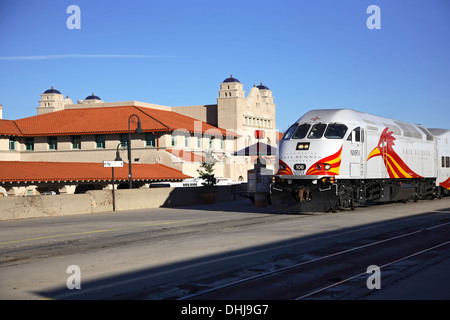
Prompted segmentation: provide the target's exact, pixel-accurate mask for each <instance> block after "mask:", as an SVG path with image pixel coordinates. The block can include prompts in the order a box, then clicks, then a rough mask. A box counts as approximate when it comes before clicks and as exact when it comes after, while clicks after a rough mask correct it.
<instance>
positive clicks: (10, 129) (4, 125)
mask: <svg viewBox="0 0 450 320" xmlns="http://www.w3.org/2000/svg"><path fill="white" fill-rule="evenodd" d="M0 134H4V135H11V136H18V135H20V130H19V128H17V126H16V123H15V122H14V121H13V120H2V119H0Z"/></svg>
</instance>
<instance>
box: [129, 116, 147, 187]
mask: <svg viewBox="0 0 450 320" xmlns="http://www.w3.org/2000/svg"><path fill="white" fill-rule="evenodd" d="M132 117H136V118H137V119H138V123H137V128H136V130H134V133H143V132H144V131H143V130H142V128H141V119H139V117H138V115H137V114H132V115H131V116H129V117H128V143H127V147H128V148H127V149H128V180H129V187H130V189H131V188H132V184H133V182H132V181H133V178H132V175H131V131H130V120H131V118H132Z"/></svg>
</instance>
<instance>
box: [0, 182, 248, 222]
mask: <svg viewBox="0 0 450 320" xmlns="http://www.w3.org/2000/svg"><path fill="white" fill-rule="evenodd" d="M242 186H243V185H233V186H218V187H217V190H218V196H217V200H216V202H225V201H233V200H235V199H236V198H237V197H238V195H237V193H238V192H239V190H240V188H241V187H242ZM200 193H201V187H189V188H149V189H131V190H130V189H121V190H115V195H116V196H115V198H116V210H117V211H119V210H135V209H148V208H159V207H177V206H184V205H195V204H201V203H202V199H201V195H200ZM112 210H113V202H112V191H111V190H96V191H88V192H87V193H86V194H70V195H67V194H61V195H53V196H50V195H49V196H41V195H38V196H24V197H12V196H9V197H0V220H14V219H26V218H38V217H51V216H63V215H73V214H89V213H100V212H110V211H112Z"/></svg>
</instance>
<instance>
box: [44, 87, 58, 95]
mask: <svg viewBox="0 0 450 320" xmlns="http://www.w3.org/2000/svg"><path fill="white" fill-rule="evenodd" d="M45 93H57V94H61V92H59V91H58V90H56V89H53V86H52V88H51V89H48V90H45V92H44V94H45Z"/></svg>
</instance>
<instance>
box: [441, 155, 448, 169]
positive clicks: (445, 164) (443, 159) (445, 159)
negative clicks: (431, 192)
mask: <svg viewBox="0 0 450 320" xmlns="http://www.w3.org/2000/svg"><path fill="white" fill-rule="evenodd" d="M442 168H450V157H444V156H442Z"/></svg>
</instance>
